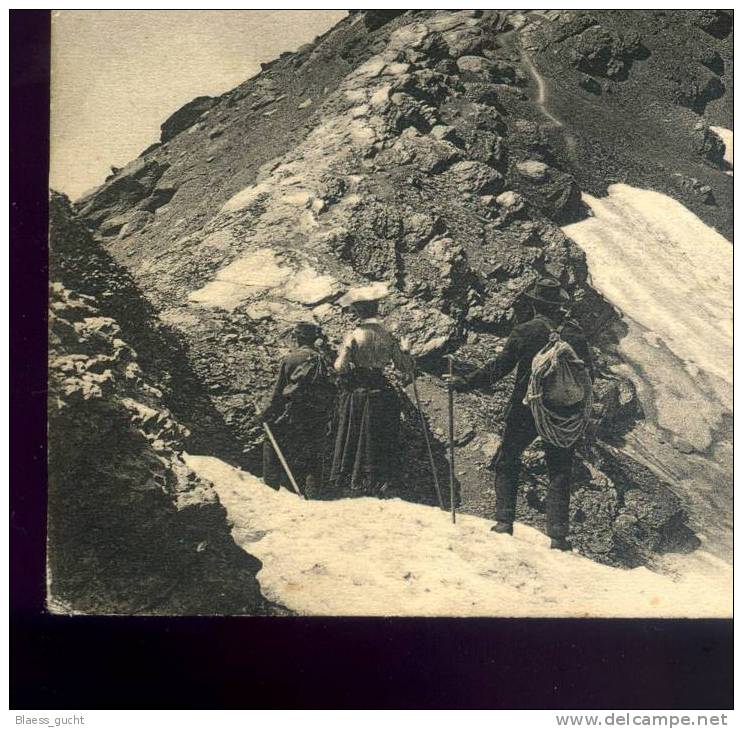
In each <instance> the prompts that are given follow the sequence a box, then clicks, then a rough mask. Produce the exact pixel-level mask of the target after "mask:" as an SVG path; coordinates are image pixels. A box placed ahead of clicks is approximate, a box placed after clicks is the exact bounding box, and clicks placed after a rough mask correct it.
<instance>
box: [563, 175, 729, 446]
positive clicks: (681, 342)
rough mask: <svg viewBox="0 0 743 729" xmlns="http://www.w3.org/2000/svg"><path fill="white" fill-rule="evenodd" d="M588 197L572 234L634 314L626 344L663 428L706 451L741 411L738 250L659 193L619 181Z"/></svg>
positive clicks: (609, 294)
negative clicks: (736, 408) (726, 416)
mask: <svg viewBox="0 0 743 729" xmlns="http://www.w3.org/2000/svg"><path fill="white" fill-rule="evenodd" d="M583 200H584V202H586V203H587V204H588V206H589V207H590V208H591V211H592V212H593V217H591V218H588V219H586V220H583V221H581V222H579V223H575V224H573V225H568V226H566V227H565V228H564V229H563V230H564V231H565V233H566V234H567V235H569V236H570V237H571V238H572V239H573V240H574V241H575V242H576V243H578V245H580V247H581V248H582V249H583V250H584V251H585V252H586V257H587V259H588V267H589V270H590V272H591V277H592V283H593V285H594V287H595V288H597V289H598V290H599V291H600V292H601V293H602V294H604V295H605V296H606V298H607V299H608V300H609V301H611V302H612V303H614V304H615V305H616V306H618V307H619V308H620V309H621V310H622V312H623V314H624V315H625V317H626V318H627V320H628V321H627V323H628V327H629V333H628V336H626V337H625V338H624V339H623V340H622V342H621V344H620V346H621V347H622V349H623V351H624V353H625V354H626V355H627V358H628V359H629V360H630V361H631V362H633V363H634V364H635V365H636V368H637V369H638V370H639V371H640V372H641V373H642V374H643V376H644V377H645V379H646V381H651V382H652V384H653V389H654V390H655V397H654V402H653V403H652V408H653V409H654V410H655V411H656V414H657V419H658V422H659V424H660V425H661V426H662V427H665V428H667V429H669V430H671V431H673V432H674V433H677V434H678V435H680V436H682V437H684V438H685V439H687V440H688V441H689V442H691V443H692V445H694V446H695V447H696V448H698V449H699V450H704V449H705V448H707V447H708V446H709V444H710V442H711V438H712V432H713V430H714V429H715V428H717V427H719V425H720V418H721V417H722V415H723V413H726V412H731V410H732V381H733V276H732V272H733V248H732V246H731V245H730V243H729V242H728V241H727V240H726V239H725V238H724V237H723V236H721V235H720V234H719V233H717V232H716V231H715V230H714V229H713V228H711V227H709V226H707V225H705V224H704V223H703V222H702V221H701V220H700V219H699V218H698V217H697V216H696V215H694V214H693V213H692V212H691V211H689V210H687V208H685V207H684V206H683V205H681V203H679V202H676V201H675V200H673V199H672V198H670V197H668V196H667V195H663V194H661V193H658V192H653V191H651V190H641V189H638V188H634V187H631V186H629V185H612V186H611V187H610V188H609V195H608V196H607V197H604V198H596V197H593V196H591V195H584V196H583Z"/></svg>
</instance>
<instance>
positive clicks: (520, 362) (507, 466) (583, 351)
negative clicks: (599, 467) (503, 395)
mask: <svg viewBox="0 0 743 729" xmlns="http://www.w3.org/2000/svg"><path fill="white" fill-rule="evenodd" d="M526 296H527V297H528V298H529V300H530V302H531V305H532V314H533V316H532V318H531V319H530V320H529V321H527V322H525V323H523V324H519V325H517V326H515V327H514V328H513V330H512V332H511V335H510V336H509V337H508V340H507V341H506V344H505V346H504V348H503V351H502V352H501V353H500V354H499V355H498V356H497V357H496V358H495V359H493V360H492V361H490V362H488V363H487V364H486V365H485V366H483V367H481V368H480V369H478V370H476V371H475V372H473V373H472V374H470V375H468V376H455V377H454V378H452V382H453V385H454V387H455V389H457V390H460V391H467V390H471V389H477V388H487V387H490V386H491V385H493V384H494V383H496V382H497V381H498V380H500V379H502V378H503V377H505V376H506V375H507V374H508V373H509V372H511V371H512V370H513V369H514V368H517V370H516V383H515V385H514V388H513V394H512V395H511V399H510V402H509V407H508V411H507V413H506V425H505V430H504V433H503V439H502V441H501V446H500V450H499V452H498V456H497V457H496V465H495V492H496V493H495V496H496V507H495V508H496V514H495V517H496V524H495V526H494V527H493V531H494V532H498V533H502V534H513V522H514V519H515V516H516V492H517V488H518V478H519V471H520V469H521V455H522V453H523V452H524V450H525V449H526V447H527V446H528V445H529V444H530V443H531V442H532V441H533V440H534V439H535V438H536V437H537V435H538V432H537V428H536V424H535V421H534V417H533V415H532V411H531V409H530V408H529V407H528V406H527V405H525V404H524V398H525V396H526V394H527V389H528V386H529V379H530V376H531V372H532V360H533V358H534V355H535V354H537V353H538V352H539V351H540V350H541V349H542V348H543V347H544V346H545V345H546V344H547V342H548V341H549V340H550V335H551V333H552V332H553V331H555V330H558V328H559V331H560V338H561V339H562V340H563V341H565V342H567V343H568V344H570V345H571V346H572V348H573V349H574V351H575V354H577V355H578V357H579V358H580V359H581V360H582V361H583V364H584V366H585V370H586V372H587V373H588V375H589V377H590V379H591V380H593V365H592V361H591V354H590V351H589V347H588V343H587V341H586V337H585V335H584V334H583V330H582V329H581V327H580V325H579V324H578V323H577V322H576V321H574V320H573V319H571V318H569V317H566V316H565V311H564V310H563V305H564V304H565V303H566V302H567V301H568V300H569V297H568V295H567V293H566V292H565V291H564V290H563V289H562V288H561V287H560V285H559V284H558V283H557V281H554V280H551V279H541V280H539V281H538V282H537V283H536V284H535V286H534V287H533V288H532V289H531V290H530V291H529V292H527V294H526ZM588 386H589V388H590V382H588ZM583 407H584V404H583V403H578V404H577V405H571V406H565V407H563V408H559V409H558V408H553V409H555V410H557V412H558V414H559V415H561V416H564V417H566V418H567V417H575V416H576V415H578V411H577V410H576V408H583ZM543 445H544V452H545V458H546V461H547V471H548V473H549V488H548V491H547V534H548V535H549V536H550V537H551V547H552V548H553V549H561V550H567V549H570V544H569V542H568V541H567V536H568V533H569V519H570V481H571V474H572V467H573V454H574V450H575V446H574V445H571V446H570V447H568V448H560V447H557V446H555V445H553V444H551V443H549V442H546V441H545V440H544V439H543Z"/></svg>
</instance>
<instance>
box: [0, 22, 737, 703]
mask: <svg viewBox="0 0 743 729" xmlns="http://www.w3.org/2000/svg"><path fill="white" fill-rule="evenodd" d="M10 39H11V117H10V120H11V125H10V126H11V247H10V251H11V261H10V262H11V276H10V285H11V290H10V302H11V303H10V313H11V342H10V359H11V393H10V395H11V397H10V402H11V441H10V448H11V464H10V465H11V478H10V483H11V493H10V497H11V504H10V514H11V539H12V549H11V570H10V575H11V663H10V665H11V686H10V706H11V707H12V708H15V709H42V708H59V709H63V708H70V709H72V708H74V709H83V708H84V709H94V708H240V709H247V708H504V709H507V708H532V709H539V708H543V709H549V708H552V709H569V708H583V709H590V708H617V709H619V708H627V709H631V708H634V709H643V708H644V709H726V708H730V707H732V703H733V699H732V696H733V686H732V655H733V653H732V651H733V640H732V636H733V633H732V621H723V620H717V621H715V620H705V621H678V620H668V621H641V620H614V621H611V620H594V621H583V620H480V619H476V620H475V619H470V620H463V619H455V620H422V619H421V620H419V619H411V620H408V619H405V620H401V619H397V620H394V619H393V620H381V619H379V620H378V619H373V620H372V619H369V620H360V619H344V618H336V619H299V618H297V619H294V618H274V619H255V618H247V619H235V618H204V619H196V618H170V619H167V618H162V619H156V618H153V619H135V618H63V617H57V616H52V615H48V614H46V613H44V612H43V589H44V523H45V504H46V491H45V484H46V471H45V450H44V445H45V444H44V440H45V427H46V426H45V401H46V398H45V387H46V320H45V316H46V227H47V211H46V209H47V159H48V146H49V134H48V115H49V91H48V79H49V61H48V52H49V11H10Z"/></svg>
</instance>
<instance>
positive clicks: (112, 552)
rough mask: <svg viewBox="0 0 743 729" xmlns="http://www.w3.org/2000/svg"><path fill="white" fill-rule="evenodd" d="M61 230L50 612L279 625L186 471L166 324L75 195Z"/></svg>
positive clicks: (201, 487) (56, 260) (54, 304)
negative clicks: (263, 620) (76, 214)
mask: <svg viewBox="0 0 743 729" xmlns="http://www.w3.org/2000/svg"><path fill="white" fill-rule="evenodd" d="M50 224H51V228H50V233H51V234H50V252H51V256H50V278H51V289H50V312H49V344H50V351H49V503H48V513H49V520H48V537H47V545H48V563H47V565H48V568H47V569H48V573H47V574H48V586H49V592H48V598H47V604H48V607H49V608H50V609H51V610H52V611H54V612H63V613H98V614H100V613H104V614H112V613H114V614H162V613H165V614H212V613H234V614H266V613H267V612H268V611H269V610H270V606H269V605H268V603H267V602H266V601H265V600H264V599H263V597H262V595H261V593H260V589H259V586H258V583H257V581H256V579H255V575H256V573H257V572H258V570H259V569H260V567H261V563H260V562H259V561H258V560H257V559H255V558H254V557H252V556H251V555H249V554H247V553H246V552H244V551H243V550H241V549H239V548H238V547H237V546H236V545H235V543H234V541H233V539H232V536H231V535H230V529H229V527H228V524H227V521H226V514H225V510H224V508H223V507H222V505H221V504H220V503H219V499H218V498H217V495H216V493H215V492H214V490H213V488H212V486H211V484H210V483H209V482H208V481H205V480H204V479H202V478H200V477H199V476H197V474H196V473H194V471H193V470H192V469H191V468H189V467H188V466H187V465H186V463H185V461H184V460H183V446H184V441H185V440H186V438H189V437H190V436H191V434H190V432H189V430H188V429H187V428H186V427H184V426H183V425H182V424H181V423H180V422H179V421H178V419H177V418H176V417H175V416H174V414H173V412H172V411H171V410H170V409H169V408H168V407H167V406H166V404H165V403H166V402H174V398H173V397H172V390H171V388H172V386H173V380H172V379H171V374H172V373H170V372H168V370H167V369H165V367H166V366H167V357H166V356H165V355H166V354H167V351H168V343H167V340H165V339H161V336H162V332H161V331H158V330H159V329H160V327H159V326H158V324H157V322H156V320H155V317H153V316H152V312H151V311H148V309H147V306H146V305H145V303H144V300H143V299H142V296H141V294H140V293H139V292H138V290H137V289H136V286H135V285H134V284H133V282H132V281H131V279H130V277H129V276H128V275H127V274H126V272H124V271H123V270H121V269H120V268H119V267H118V266H117V265H116V264H115V263H114V262H113V261H112V260H111V259H110V257H109V256H108V255H107V254H106V253H105V252H104V251H101V250H100V249H99V248H98V247H97V246H96V244H95V243H94V241H93V240H92V239H91V238H90V235H89V233H88V232H87V231H86V229H85V228H84V227H83V226H81V225H80V224H79V222H77V221H75V220H74V219H73V217H72V211H71V209H70V207H69V203H68V202H67V201H66V200H65V199H64V198H62V197H61V196H57V195H53V197H52V199H51V203H50ZM83 292H85V293H83ZM133 343H136V345H137V346H138V347H141V349H140V350H139V352H138V351H137V349H135V347H134V346H132V344H133ZM148 343H149V345H150V348H149V351H148V349H147V344H148ZM153 345H154V346H153ZM158 348H159V351H158V352H157V354H156V353H155V351H156V350H158ZM140 352H141V354H142V357H140ZM153 354H154V355H155V358H154V359H151V357H153ZM148 355H149V356H148ZM158 355H159V356H158ZM180 381H181V382H183V378H181V380H180ZM176 407H177V406H176Z"/></svg>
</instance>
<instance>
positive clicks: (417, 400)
mask: <svg viewBox="0 0 743 729" xmlns="http://www.w3.org/2000/svg"><path fill="white" fill-rule="evenodd" d="M413 396H414V397H415V406H416V407H417V408H418V415H420V419H421V427H422V428H423V437H424V438H425V439H426V449H427V450H428V462H429V463H430V464H431V474H432V475H433V485H434V488H435V489H436V496H437V497H438V500H439V506H440V507H441V508H442V509H443V508H444V499H443V497H442V496H441V486H439V476H438V474H437V473H436V463H435V462H434V460H433V451H432V450H431V440H430V439H429V437H428V427H427V426H426V419H425V418H424V417H423V408H422V407H421V399H420V397H419V396H418V384H417V382H416V380H415V369H413Z"/></svg>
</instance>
